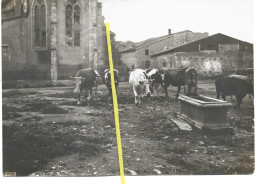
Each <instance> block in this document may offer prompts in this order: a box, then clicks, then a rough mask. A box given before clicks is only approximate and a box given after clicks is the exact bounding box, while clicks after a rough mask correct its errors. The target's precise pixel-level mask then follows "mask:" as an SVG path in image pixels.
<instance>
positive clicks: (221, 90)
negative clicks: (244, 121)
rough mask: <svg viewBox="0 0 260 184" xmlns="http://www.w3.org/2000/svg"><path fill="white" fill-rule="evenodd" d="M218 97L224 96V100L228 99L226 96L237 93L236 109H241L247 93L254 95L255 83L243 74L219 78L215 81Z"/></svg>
mask: <svg viewBox="0 0 260 184" xmlns="http://www.w3.org/2000/svg"><path fill="white" fill-rule="evenodd" d="M215 85H216V92H217V99H219V98H220V95H221V96H222V98H223V100H226V96H230V95H235V96H236V100H237V104H236V105H235V109H240V104H241V103H242V99H243V98H244V97H245V96H246V95H247V94H252V95H253V96H254V89H253V84H252V83H251V82H250V79H249V78H248V77H247V76H243V75H234V74H233V75H229V76H226V77H222V78H219V79H217V80H216V81H215Z"/></svg>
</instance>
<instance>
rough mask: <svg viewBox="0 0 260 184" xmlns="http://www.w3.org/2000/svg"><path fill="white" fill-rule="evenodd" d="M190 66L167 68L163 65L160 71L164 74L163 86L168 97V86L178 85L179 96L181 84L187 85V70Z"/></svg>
mask: <svg viewBox="0 0 260 184" xmlns="http://www.w3.org/2000/svg"><path fill="white" fill-rule="evenodd" d="M187 69H188V68H166V67H162V68H161V69H160V73H161V74H162V80H163V87H164V91H165V96H166V97H168V91H167V88H168V87H169V86H170V85H172V86H175V87H176V86H177V87H178V92H177V94H176V98H178V96H179V93H180V90H181V86H184V85H185V71H186V70H187Z"/></svg>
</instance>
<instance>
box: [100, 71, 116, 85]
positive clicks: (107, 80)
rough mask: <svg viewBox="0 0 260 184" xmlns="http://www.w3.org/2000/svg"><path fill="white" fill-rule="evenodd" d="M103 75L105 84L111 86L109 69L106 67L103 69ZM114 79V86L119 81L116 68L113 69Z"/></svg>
mask: <svg viewBox="0 0 260 184" xmlns="http://www.w3.org/2000/svg"><path fill="white" fill-rule="evenodd" d="M104 73H105V75H104V77H103V82H104V83H105V84H106V86H107V87H112V86H111V73H110V71H109V70H108V69H107V70H105V72H104ZM114 81H115V86H118V83H119V74H118V71H117V70H116V69H114Z"/></svg>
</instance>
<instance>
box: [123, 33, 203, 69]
mask: <svg viewBox="0 0 260 184" xmlns="http://www.w3.org/2000/svg"><path fill="white" fill-rule="evenodd" d="M207 36H208V33H194V32H192V31H188V30H186V31H181V32H177V33H174V34H171V30H170V29H169V30H168V35H165V36H161V37H158V38H151V39H148V40H145V41H142V42H139V43H135V44H134V45H130V46H129V48H126V49H124V50H122V51H121V52H120V54H121V60H122V62H123V63H124V64H126V65H127V67H128V68H130V67H131V66H132V65H134V66H135V68H150V67H151V66H152V57H151V55H152V54H154V53H156V52H159V51H161V50H163V49H168V48H174V47H177V46H180V45H184V44H187V43H190V42H192V41H195V40H198V39H201V38H205V37H207Z"/></svg>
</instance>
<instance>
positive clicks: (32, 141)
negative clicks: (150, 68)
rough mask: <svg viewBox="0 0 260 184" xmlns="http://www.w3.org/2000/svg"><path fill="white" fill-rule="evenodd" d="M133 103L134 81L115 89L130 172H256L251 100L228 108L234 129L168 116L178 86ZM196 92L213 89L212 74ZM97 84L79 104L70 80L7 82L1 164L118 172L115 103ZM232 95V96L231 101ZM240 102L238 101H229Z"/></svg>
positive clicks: (54, 171) (52, 171) (75, 172)
mask: <svg viewBox="0 0 260 184" xmlns="http://www.w3.org/2000/svg"><path fill="white" fill-rule="evenodd" d="M169 92H170V93H169V96H170V98H169V99H166V98H165V97H164V94H162V93H161V94H160V96H159V97H157V96H156V95H155V96H152V99H151V100H150V101H149V100H147V99H146V98H145V99H144V100H143V103H142V107H141V108H138V107H136V106H134V105H133V104H134V96H133V92H132V89H131V88H130V86H129V85H128V84H127V83H122V84H120V87H119V93H118V102H119V116H120V129H121V139H122V146H123V159H124V168H125V174H126V175H190V174H192V175H197V174H203V175H204V174H209V175H212V174H251V173H253V172H254V106H253V99H249V98H248V97H246V98H245V99H244V100H243V104H242V105H241V111H234V110H233V109H230V110H229V112H228V122H229V123H230V125H231V126H232V127H233V128H234V132H235V133H234V135H233V136H231V138H230V137H229V136H227V137H229V138H226V135H225V134H208V133H206V132H201V131H200V130H198V129H196V128H195V127H193V126H192V131H184V130H180V129H179V128H178V127H177V126H176V125H175V124H174V123H173V122H172V121H171V120H170V119H172V118H176V117H177V113H178V112H180V106H179V104H178V101H177V100H176V99H175V93H176V88H174V87H171V88H169ZM199 93H200V94H204V95H207V96H211V97H215V87H214V82H213V81H201V82H200V83H199ZM107 94H108V93H107V90H106V88H105V87H104V85H101V86H99V88H98V91H97V93H96V95H95V99H94V100H93V101H90V102H87V101H86V100H85V99H84V100H85V102H83V103H82V105H80V106H77V105H76V103H77V100H76V99H75V98H74V95H73V93H72V89H71V87H59V88H41V89H39V88H33V89H16V90H3V104H2V105H3V106H2V107H3V108H2V109H3V116H2V117H3V170H4V172H16V174H17V176H107V175H119V165H118V155H117V142H116V133H115V132H116V131H115V123H114V117H113V107H112V105H111V104H109V103H108V98H107ZM230 100H231V99H230V98H228V101H230ZM231 102H232V103H233V104H235V101H231Z"/></svg>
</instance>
